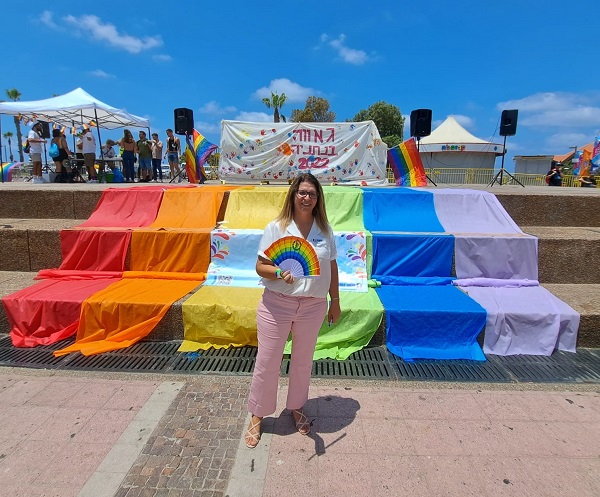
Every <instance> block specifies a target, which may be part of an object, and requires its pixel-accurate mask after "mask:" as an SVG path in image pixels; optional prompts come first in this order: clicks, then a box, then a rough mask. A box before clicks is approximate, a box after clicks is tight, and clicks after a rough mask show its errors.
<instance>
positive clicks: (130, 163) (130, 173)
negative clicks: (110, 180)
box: [116, 129, 138, 183]
mask: <svg viewBox="0 0 600 497" xmlns="http://www.w3.org/2000/svg"><path fill="white" fill-rule="evenodd" d="M116 144H117V145H119V146H120V147H121V148H122V149H123V152H122V153H121V157H122V159H123V171H124V172H125V183H129V182H131V183H133V181H134V180H135V154H136V153H137V151H138V150H137V145H136V143H135V140H134V139H133V135H132V134H131V131H129V130H128V129H124V130H123V138H121V139H120V140H119V141H118V142H117V143H116Z"/></svg>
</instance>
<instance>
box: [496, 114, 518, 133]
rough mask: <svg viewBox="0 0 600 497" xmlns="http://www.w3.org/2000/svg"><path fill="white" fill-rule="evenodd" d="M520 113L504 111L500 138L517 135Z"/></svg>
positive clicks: (501, 119)
mask: <svg viewBox="0 0 600 497" xmlns="http://www.w3.org/2000/svg"><path fill="white" fill-rule="evenodd" d="M518 117H519V111H518V110H517V109H513V110H503V111H502V117H501V118H500V136H513V135H516V134H517V118H518Z"/></svg>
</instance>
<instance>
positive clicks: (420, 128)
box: [410, 109, 431, 138]
mask: <svg viewBox="0 0 600 497" xmlns="http://www.w3.org/2000/svg"><path fill="white" fill-rule="evenodd" d="M430 134H431V109H417V110H413V111H412V112H411V113H410V136H416V137H417V138H421V137H423V136H429V135H430Z"/></svg>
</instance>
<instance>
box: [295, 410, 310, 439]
mask: <svg viewBox="0 0 600 497" xmlns="http://www.w3.org/2000/svg"><path fill="white" fill-rule="evenodd" d="M294 414H297V415H298V416H299V417H298V419H296V416H294ZM292 416H293V417H294V423H295V424H296V430H298V433H300V435H308V434H309V433H310V423H309V421H308V418H307V417H306V415H305V414H304V413H303V412H302V410H300V409H292Z"/></svg>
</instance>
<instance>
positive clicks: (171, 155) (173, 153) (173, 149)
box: [166, 128, 181, 183]
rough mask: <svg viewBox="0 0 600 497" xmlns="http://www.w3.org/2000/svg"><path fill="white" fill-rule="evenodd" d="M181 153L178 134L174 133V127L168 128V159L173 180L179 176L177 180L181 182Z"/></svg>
mask: <svg viewBox="0 0 600 497" xmlns="http://www.w3.org/2000/svg"><path fill="white" fill-rule="evenodd" d="M180 153H181V142H180V141H179V138H178V137H177V136H174V135H173V130H172V129H170V128H169V129H167V155H166V157H167V160H168V161H169V168H170V169H171V180H173V179H174V178H175V176H177V181H178V182H179V183H181V170H180V169H179V155H180Z"/></svg>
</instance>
